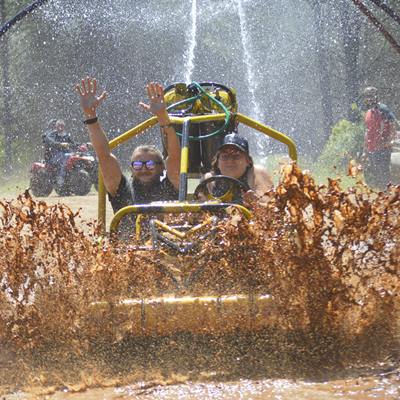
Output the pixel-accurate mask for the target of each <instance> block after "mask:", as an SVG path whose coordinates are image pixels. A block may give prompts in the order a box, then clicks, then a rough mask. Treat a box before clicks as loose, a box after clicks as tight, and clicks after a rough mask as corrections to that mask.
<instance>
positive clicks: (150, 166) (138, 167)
mask: <svg viewBox="0 0 400 400" xmlns="http://www.w3.org/2000/svg"><path fill="white" fill-rule="evenodd" d="M160 164H162V162H161V161H153V160H147V161H132V162H131V166H132V168H133V169H134V170H136V171H139V170H141V169H143V167H144V166H145V167H146V169H149V170H153V169H154V168H155V167H156V165H160Z"/></svg>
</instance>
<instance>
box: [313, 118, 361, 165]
mask: <svg viewBox="0 0 400 400" xmlns="http://www.w3.org/2000/svg"><path fill="white" fill-rule="evenodd" d="M363 143H364V125H363V124H362V123H360V124H355V123H353V122H350V121H348V120H346V119H342V120H340V121H339V122H338V123H336V125H334V126H333V128H332V134H331V136H330V137H329V140H328V142H327V143H326V145H325V148H324V150H323V151H322V154H321V156H320V157H319V159H318V164H320V165H321V167H323V168H324V169H328V170H331V171H333V170H334V169H335V168H337V169H338V170H339V172H344V171H345V170H346V168H347V166H348V163H349V161H350V160H352V159H357V158H359V157H360V155H361V154H362V151H363Z"/></svg>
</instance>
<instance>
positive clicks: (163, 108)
mask: <svg viewBox="0 0 400 400" xmlns="http://www.w3.org/2000/svg"><path fill="white" fill-rule="evenodd" d="M146 89H147V96H148V98H149V101H150V104H145V103H142V102H140V103H139V106H140V107H141V108H142V109H143V110H145V111H150V112H151V113H152V114H153V115H156V116H157V117H164V116H165V115H166V114H167V105H166V104H165V101H164V89H163V87H162V85H161V84H159V83H154V82H151V83H149V84H148V85H147V86H146Z"/></svg>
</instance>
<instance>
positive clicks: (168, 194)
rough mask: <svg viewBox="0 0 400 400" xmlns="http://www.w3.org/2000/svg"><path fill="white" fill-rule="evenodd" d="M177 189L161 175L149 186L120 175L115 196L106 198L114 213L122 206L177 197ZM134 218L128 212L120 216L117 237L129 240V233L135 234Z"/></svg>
mask: <svg viewBox="0 0 400 400" xmlns="http://www.w3.org/2000/svg"><path fill="white" fill-rule="evenodd" d="M178 195H179V193H178V191H177V190H176V189H175V187H174V185H173V184H172V183H171V181H170V180H169V179H168V177H166V176H165V177H161V178H160V180H159V181H156V182H155V183H153V184H152V185H151V186H143V185H142V184H140V182H137V181H134V180H133V179H132V178H130V179H128V178H127V177H126V176H125V175H122V177H121V182H120V183H119V186H118V189H117V193H116V194H115V196H111V195H110V193H109V194H108V199H109V201H110V203H111V205H112V208H113V211H114V213H116V212H117V211H118V210H120V209H121V208H123V207H126V206H131V205H135V204H147V203H151V202H153V201H163V200H164V201H169V200H177V199H178ZM135 220H136V218H135V217H134V215H133V214H128V215H126V216H125V217H123V218H122V220H121V221H120V224H119V227H118V237H119V238H120V239H122V240H129V238H130V236H131V235H134V234H135ZM147 231H148V230H147V229H146V228H144V230H142V236H143V235H144V236H146V235H147V234H148V233H146V232H147Z"/></svg>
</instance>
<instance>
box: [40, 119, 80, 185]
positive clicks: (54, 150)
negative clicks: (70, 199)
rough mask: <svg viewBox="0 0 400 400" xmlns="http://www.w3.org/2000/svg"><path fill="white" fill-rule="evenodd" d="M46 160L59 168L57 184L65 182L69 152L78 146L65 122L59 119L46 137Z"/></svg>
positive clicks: (44, 139)
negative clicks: (67, 129) (66, 128)
mask: <svg viewBox="0 0 400 400" xmlns="http://www.w3.org/2000/svg"><path fill="white" fill-rule="evenodd" d="M43 141H44V145H45V158H47V160H46V162H48V163H49V164H50V165H52V166H54V167H55V168H57V170H58V171H57V185H59V186H62V185H63V184H64V180H65V175H66V165H65V164H66V161H67V159H68V155H69V153H71V151H72V150H73V148H74V147H75V146H76V143H75V142H74V140H73V139H72V138H71V135H70V134H69V133H68V132H67V131H66V130H65V122H64V121H63V120H62V119H59V120H57V122H56V123H55V129H49V130H48V131H47V133H46V134H45V136H44V138H43Z"/></svg>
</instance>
